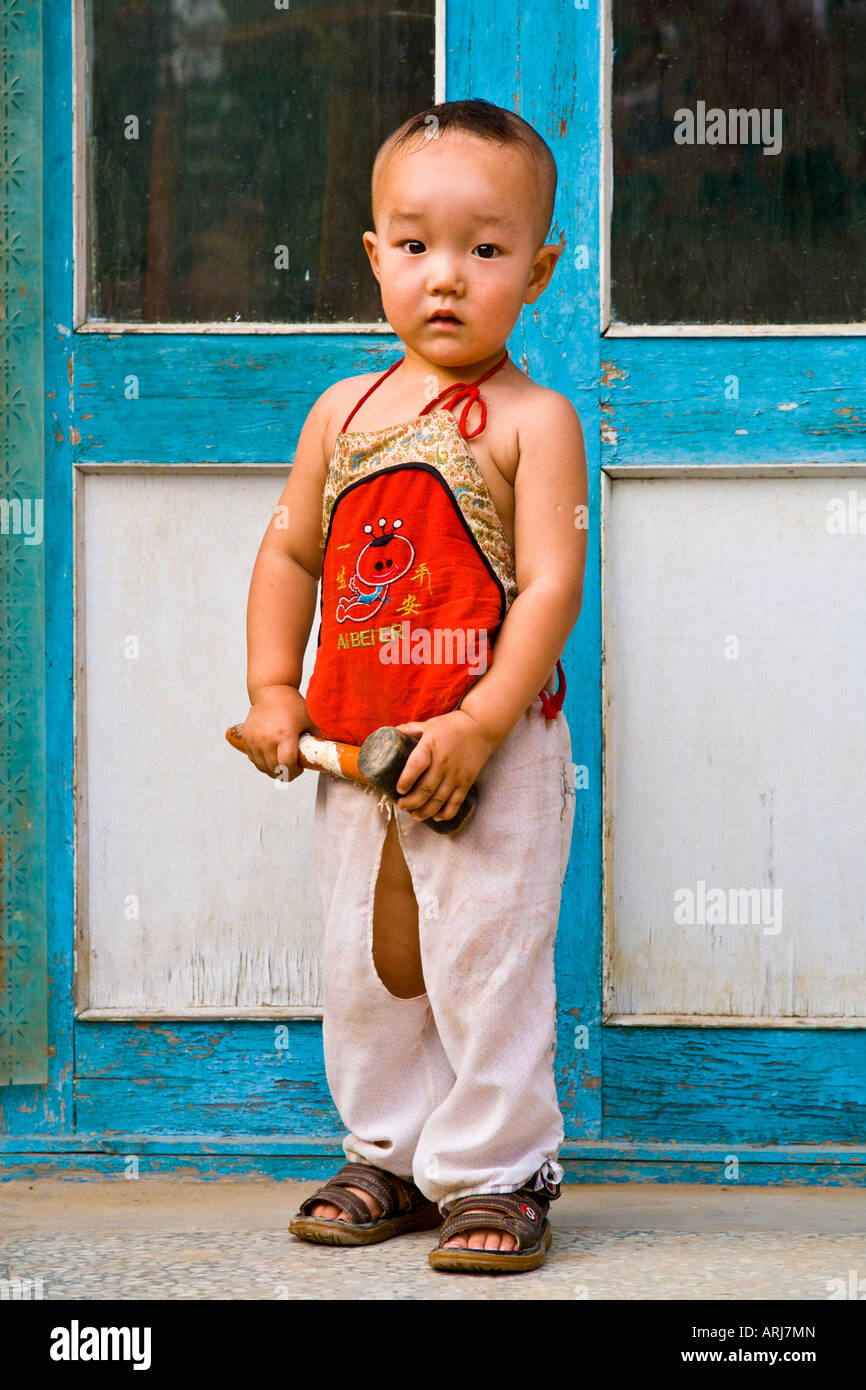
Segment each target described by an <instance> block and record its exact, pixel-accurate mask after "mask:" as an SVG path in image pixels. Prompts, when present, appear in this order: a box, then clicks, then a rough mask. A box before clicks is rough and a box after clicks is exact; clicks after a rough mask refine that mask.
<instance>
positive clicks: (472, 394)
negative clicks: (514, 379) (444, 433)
mask: <svg viewBox="0 0 866 1390" xmlns="http://www.w3.org/2000/svg"><path fill="white" fill-rule="evenodd" d="M405 361H406V358H405V355H404V356H403V357H401V358H399V359H398V361H396V362H392V363H391V365H390V367H389V368H388V370H387V371H385V372H383V373H382V375H381V376H380V377H377V378H376V380H375V381H374V382H373V385H372V386H371V387H370V389H369V391H365V392H364V394H363V396H362V397H361V399H360V400H359V401H358V403H357V405H356V406H355V407H354V409H352V410H351V411H350V413H349V415H348V417H347V419H346V423H345V424H344V426H343V429H342V430H341V431H340V432H341V434H342V433H345V431H346V429H347V428H348V426H349V422H350V421H351V420H352V418H353V416H354V415H355V413H356V411H358V410H359V409H360V407H361V406H362V405H363V404H364V402H365V400H366V399H367V397H368V396H371V395H372V394H373V392H374V391H375V389H376V387H377V386H381V384H382V382H383V381H384V380H385V378H386V377H388V376H390V375H391V373H392V372H393V371H395V370H396V368H397V367H399V366H400V363H401V362H405ZM507 361H508V351H507V349H506V351H505V353H504V354H503V356H502V357H500V359H499V361H498V362H497V363H496V364H495V366H493V367H491V368H490V369H489V370H488V371H486V372H484V374H483V375H482V376H479V377H477V378H476V380H475V381H470V382H466V381H455V382H452V384H451V385H450V386H446V387H445V390H444V391H440V392H439V395H438V396H435V397H434V398H433V400H432V401H428V402H427V404H426V405H425V406H424V409H423V410H421V411H420V412H419V413H420V414H421V415H426V414H427V412H428V410H434V409H435V408H436V407H437V406H438V405H439V403H440V402H443V405H442V408H443V409H444V410H452V409H453V408H454V406H455V405H457V403H458V401H462V400H463V398H464V397H465V398H466V403H465V405H464V406H463V409H462V410H461V412H460V419H459V421H458V428H459V430H460V433H461V435H462V436H463V438H464V439H474V438H475V436H476V435H478V434H480V433H481V431H482V430H483V429H484V426H485V425H486V424H487V406H486V405H485V402H484V398H483V396H482V395H481V392H480V391H479V390H478V387H479V386H480V385H481V383H482V381H486V380H487V378H488V377H491V376H493V373H494V372H498V371H499V369H500V367H504V366H505V363H506V362H507ZM452 393H454V394H453V396H452ZM446 396H452V399H451V400H450V401H448V402H447V404H445V403H444V398H445V397H446ZM476 401H477V402H478V405H479V407H480V409H481V423H480V424H479V426H478V428H477V429H474V430H472V431H471V432H470V431H469V430H467V428H466V426H467V424H468V420H469V412H470V410H471V409H472V407H473V405H474V404H475V402H476Z"/></svg>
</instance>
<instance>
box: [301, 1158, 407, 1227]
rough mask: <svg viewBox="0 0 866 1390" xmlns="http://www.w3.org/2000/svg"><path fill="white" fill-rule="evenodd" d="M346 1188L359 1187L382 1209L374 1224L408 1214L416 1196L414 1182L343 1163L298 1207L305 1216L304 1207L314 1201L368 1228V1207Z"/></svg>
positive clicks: (305, 1209)
mask: <svg viewBox="0 0 866 1390" xmlns="http://www.w3.org/2000/svg"><path fill="white" fill-rule="evenodd" d="M348 1187H360V1188H361V1190H362V1192H369V1194H370V1196H371V1197H375V1199H376V1201H377V1202H378V1203H379V1206H380V1207H381V1208H382V1213H381V1215H380V1216H378V1217H376V1218H375V1219H376V1220H377V1221H383V1220H385V1219H386V1218H388V1217H391V1216H401V1215H403V1214H404V1213H405V1212H407V1211H411V1210H412V1209H413V1207H414V1206H416V1205H417V1198H418V1196H419V1195H420V1194H419V1193H418V1189H417V1188H416V1187H415V1184H414V1183H410V1182H407V1181H406V1180H405V1179H403V1178H398V1177H397V1176H396V1174H395V1173H387V1172H385V1170H384V1169H382V1168H375V1167H373V1165H372V1164H368V1163H344V1164H343V1166H342V1168H341V1169H340V1170H339V1172H338V1173H335V1174H334V1176H333V1177H332V1178H329V1179H328V1181H327V1182H326V1183H325V1185H324V1186H323V1187H320V1188H319V1189H318V1191H316V1192H314V1193H313V1195H312V1197H308V1198H307V1199H306V1200H305V1201H304V1202H303V1203H302V1204H301V1212H302V1214H304V1215H306V1213H307V1210H308V1208H310V1207H312V1206H315V1205H316V1203H317V1202H330V1203H331V1204H332V1205H333V1206H335V1207H339V1208H340V1210H341V1211H345V1212H347V1213H348V1215H349V1216H350V1217H351V1218H352V1221H353V1223H354V1224H355V1225H356V1226H364V1225H368V1224H369V1223H370V1222H371V1221H373V1219H374V1218H373V1217H372V1216H371V1215H370V1209H369V1207H368V1206H367V1204H366V1202H365V1201H364V1200H363V1199H362V1198H361V1197H359V1196H357V1194H356V1193H354V1192H348V1191H346V1189H347V1188H348ZM410 1189H414V1191H411V1190H410Z"/></svg>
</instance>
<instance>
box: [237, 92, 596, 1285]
mask: <svg viewBox="0 0 866 1390" xmlns="http://www.w3.org/2000/svg"><path fill="white" fill-rule="evenodd" d="M555 191H556V165H555V163H554V160H553V156H552V154H551V152H550V150H549V149H548V147H547V145H546V144H545V142H544V141H543V140H542V139H541V137H540V136H539V135H538V134H537V133H536V132H535V131H534V130H533V129H532V127H531V126H529V125H528V124H527V123H526V122H525V121H523V120H521V118H520V117H518V116H516V115H514V114H513V113H511V112H509V111H506V110H504V109H502V108H500V107H497V106H493V105H491V104H490V103H488V102H485V101H480V100H471V101H458V102H446V103H442V104H440V105H438V106H434V107H431V108H430V109H429V110H428V111H423V112H420V113H419V114H418V115H417V116H415V117H413V118H412V119H410V120H409V121H407V122H406V123H405V124H404V125H403V126H401V127H400V129H399V130H397V131H396V132H395V133H394V134H393V135H391V136H390V137H389V138H388V139H387V140H386V141H385V143H384V144H383V146H382V147H381V149H380V150H379V152H378V154H377V157H376V161H375V164H374V167H373V181H372V202H373V220H374V225H375V232H365V233H364V246H365V248H366V250H367V254H368V256H369V258H370V263H371V266H372V269H373V273H374V275H375V276H376V278H377V280H378V281H379V285H380V287H381V293H382V304H383V310H384V314H385V317H386V318H387V320H388V322H389V323H390V325H391V326H392V328H393V329H394V331H395V333H396V334H397V336H398V337H399V338H400V339H401V341H402V343H403V346H404V349H405V352H404V355H403V356H402V357H401V358H399V359H398V360H397V361H395V362H394V363H392V365H391V367H389V369H388V370H387V371H386V372H385V373H384V374H376V373H370V374H365V375H363V376H359V377H351V378H349V379H347V380H345V381H340V382H337V383H335V384H334V385H332V386H330V387H329V388H328V389H327V390H326V391H325V392H323V394H322V395H321V396H320V397H319V399H318V400H317V401H316V403H315V405H314V406H313V408H312V410H311V411H310V413H309V415H308V417H307V420H306V422H305V424H304V427H303V430H302V432H301V435H300V438H299V441H298V447H297V452H296V455H295V460H294V465H293V467H292V472H291V476H290V478H289V481H288V483H287V484H286V487H285V490H284V492H283V494H282V497H281V499H280V502H281V504H283V506H284V507H286V508H288V513H287V515H288V526H287V527H285V526H278V525H277V523H276V519H275V520H272V521H271V523H270V525H269V526H268V529H267V532H266V533H265V537H264V539H263V541H262V545H261V548H260V550H259V554H258V557H257V559H256V563H255V567H254V570H253V575H252V581H251V586H250V596H249V610H248V624H247V627H248V646H249V669H248V693H249V697H250V701H251V709H250V712H249V714H248V716H247V719H246V722H245V724H244V730H243V733H244V740H245V743H246V746H247V749H248V753H249V756H250V758H251V760H252V761H253V762H254V763H255V765H256V767H258V768H259V769H260V770H261V771H262V772H264V773H267V774H268V775H269V776H278V775H283V776H288V778H289V780H291V779H292V778H294V777H295V776H298V775H300V773H301V768H300V767H299V765H298V762H297V756H298V737H299V734H300V733H301V732H302V730H305V729H309V730H311V731H312V732H313V733H314V734H317V735H319V736H321V737H326V738H334V739H341V740H343V741H344V742H348V743H356V744H357V743H361V742H362V741H363V739H364V738H365V737H366V736H367V734H369V733H370V732H372V730H373V729H375V728H378V727H381V726H382V725H396V726H397V727H398V728H400V729H402V730H404V731H405V732H406V733H409V734H413V735H415V736H419V742H418V743H417V746H416V747H415V748H414V750H413V752H412V753H411V756H410V757H409V760H408V763H407V764H406V767H405V770H404V772H403V774H402V776H401V777H400V780H399V783H398V792H399V793H400V799H399V801H398V802H397V803H396V805H395V804H393V803H391V802H388V801H387V800H385V799H384V798H380V797H379V796H378V794H375V795H374V794H371V792H370V790H369V789H368V788H365V787H363V786H360V785H359V784H353V783H349V782H341V781H338V780H337V779H335V778H333V777H331V776H329V775H328V774H326V773H322V774H320V775H319V783H318V789H317V795H316V865H317V873H318V879H319V887H320V892H321V898H322V906H323V912H324V920H325V942H324V991H325V993H324V1020H323V1038H324V1049H325V1065H326V1070H327V1076H328V1083H329V1085H330V1088H331V1092H332V1095H333V1097H334V1102H335V1104H336V1106H337V1109H338V1110H339V1112H340V1115H341V1117H342V1119H343V1122H344V1124H345V1125H346V1126H347V1128H348V1129H349V1130H350V1133H349V1134H348V1136H347V1138H346V1140H345V1142H344V1146H343V1147H344V1151H345V1153H346V1157H347V1159H348V1160H349V1161H348V1162H347V1163H346V1164H345V1165H344V1166H343V1167H342V1168H341V1169H340V1171H339V1172H338V1173H337V1174H335V1176H334V1177H333V1178H332V1179H330V1181H329V1182H328V1183H327V1184H326V1185H325V1186H324V1187H323V1188H321V1189H319V1191H318V1192H316V1193H315V1194H314V1196H313V1197H311V1198H309V1199H308V1200H307V1201H306V1202H304V1203H303V1204H302V1206H301V1210H300V1212H299V1213H298V1214H297V1216H296V1217H295V1218H294V1219H293V1221H292V1224H291V1226H290V1228H289V1229H290V1230H291V1231H292V1232H293V1233H294V1234H295V1235H297V1236H299V1237H301V1238H303V1239H308V1240H317V1241H322V1242H326V1243H331V1244H342V1245H357V1244H365V1243H370V1242H373V1241H379V1240H383V1239H387V1238H388V1237H390V1236H394V1235H397V1234H400V1233H401V1232H403V1231H409V1230H421V1229H428V1228H432V1227H433V1226H436V1225H439V1224H440V1222H442V1219H443V1217H444V1218H445V1223H444V1226H443V1229H442V1231H441V1233H440V1239H439V1244H438V1246H437V1248H436V1249H435V1250H434V1251H431V1252H430V1256H429V1259H430V1263H431V1264H432V1265H433V1266H434V1268H438V1269H451V1270H469V1271H479V1270H480V1271H498V1270H521V1269H533V1268H535V1267H536V1266H537V1265H539V1264H540V1263H541V1262H542V1260H543V1259H544V1256H545V1252H546V1250H547V1248H548V1246H549V1244H550V1238H551V1232H550V1225H549V1222H548V1219H547V1211H548V1207H549V1203H550V1201H551V1200H552V1199H553V1198H555V1197H557V1196H559V1190H560V1189H559V1184H560V1180H561V1178H562V1176H563V1169H562V1167H561V1166H560V1165H559V1164H558V1163H557V1161H556V1158H557V1154H558V1151H559V1147H560V1144H561V1142H562V1137H563V1132H564V1131H563V1125H562V1116H561V1114H560V1111H559V1107H558V1104H557V1096H556V1086H555V1080H554V1072H553V1061H554V1049H555V1030H556V1019H555V986H554V974H553V946H554V937H555V933H556V925H557V918H558V912H559V902H560V894H561V889H562V882H563V878H564V875H565V868H566V863H567V859H568V849H569V843H570V837H571V830H572V824H573V817H574V782H573V764H572V761H571V743H570V736H569V730H568V725H567V723H566V720H565V717H564V715H563V714H562V712H561V705H562V696H563V694H564V673H563V671H562V666H561V663H560V661H559V656H560V654H561V652H562V650H563V648H564V646H565V643H566V640H567V638H568V635H569V633H570V632H571V630H572V627H573V626H574V624H575V622H576V620H577V617H578V615H579V613H580V608H581V602H582V588H583V572H584V564H585V558H586V529H585V526H584V525H583V524H582V522H581V520H580V517H581V514H582V513H583V510H584V508H585V504H586V501H587V481H586V463H585V457H584V448H583V438H582V433H581V428H580V422H579V420H578V417H577V414H576V412H575V410H574V408H573V407H572V405H571V404H570V403H569V401H568V400H566V399H565V398H564V397H563V396H561V395H559V394H557V393H556V392H553V391H550V390H547V389H545V388H544V387H541V386H538V385H536V384H535V383H534V382H532V381H531V380H530V379H529V377H528V376H527V375H526V374H524V373H523V372H522V371H520V370H519V369H518V368H517V367H516V366H515V365H514V364H513V363H512V362H511V361H510V359H509V357H508V354H507V352H506V349H505V343H506V340H507V338H508V335H509V334H510V333H511V331H512V329H513V328H514V325H515V323H516V322H517V319H518V317H519V314H520V311H521V309H522V306H523V305H524V304H534V303H535V302H536V300H537V299H538V298H539V296H540V295H541V294H542V292H543V291H544V289H545V288H546V286H547V285H548V283H549V281H550V278H551V276H552V274H553V271H554V268H555V266H556V262H557V259H558V257H559V255H560V253H561V250H562V245H561V244H560V245H548V244H546V236H547V233H548V229H549V227H550V222H551V217H552V213H553V201H554V195H555ZM482 383H483V394H482V391H481V386H482ZM458 405H460V406H461V410H460V414H459V418H458V416H457V414H456V413H455V411H454V407H456V406H458ZM350 421H354V429H353V430H352V431H349V430H348V425H349V423H350ZM395 422H396V423H395ZM470 441H471V444H470ZM277 514H278V515H279V514H282V515H285V513H284V512H283V510H282V507H281V508H280V512H279V513H277ZM323 551H324V555H323ZM320 577H321V581H322V594H321V628H320V637H319V645H318V648H317V652H316V663H315V669H314V672H313V675H312V677H311V679H310V681H309V683H308V688H307V691H306V696H305V697H304V696H302V695H301V693H300V690H299V685H300V682H301V671H302V660H303V654H304V650H305V647H306V644H307V640H308V638H309V635H310V631H311V628H312V623H313V618H314V615H315V606H316V599H317V590H318V582H319V579H320ZM554 668H556V669H554ZM557 676H558V678H559V680H558V684H557ZM554 690H555V691H556V693H555V694H552V693H551V692H553V691H554ZM473 784H476V786H477V789H478V804H477V808H476V811H475V814H474V816H473V817H472V819H471V820H469V821H468V822H467V823H466V825H465V826H464V827H463V828H462V829H460V830H459V831H458V832H457V833H455V834H453V835H447V834H436V833H433V831H432V830H431V828H430V826H429V824H425V821H426V822H429V821H430V820H431V818H432V819H433V820H448V819H450V818H451V817H453V816H454V815H455V814H456V812H457V810H458V809H459V807H460V805H461V803H462V802H463V800H464V798H465V795H466V792H467V790H468V789H469V788H470V787H471V786H472V785H473Z"/></svg>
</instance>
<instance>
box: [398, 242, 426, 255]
mask: <svg viewBox="0 0 866 1390" xmlns="http://www.w3.org/2000/svg"><path fill="white" fill-rule="evenodd" d="M400 245H401V246H402V247H403V250H404V251H408V252H409V255H410V256H418V255H420V254H421V252H422V251H426V249H427V248H426V246H425V245H424V243H423V241H401V243H400Z"/></svg>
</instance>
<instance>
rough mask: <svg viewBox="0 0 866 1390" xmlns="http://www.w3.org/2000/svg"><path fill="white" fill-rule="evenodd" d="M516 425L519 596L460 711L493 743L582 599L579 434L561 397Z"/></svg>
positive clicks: (532, 689) (544, 673)
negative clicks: (522, 423) (524, 421)
mask: <svg viewBox="0 0 866 1390" xmlns="http://www.w3.org/2000/svg"><path fill="white" fill-rule="evenodd" d="M545 406H546V408H545V409H544V410H543V411H542V410H538V411H536V412H534V414H533V416H532V418H531V419H530V420H529V421H528V422H527V424H526V426H525V427H524V426H522V425H521V427H520V462H519V464H518V468H517V475H516V477H515V480H514V552H515V563H516V571H517V587H518V594H517V597H516V598H515V600H514V602H513V603H512V605H511V607H510V609H509V610H508V613H507V614H506V617H505V621H504V622H503V624H502V627H501V628H500V630H499V633H498V636H497V638H496V644H495V648H494V654H493V660H492V662H491V664H490V667H489V669H488V670H487V671H486V672H485V674H484V675H483V676H482V677H481V678H480V680H478V681H476V683H475V684H474V685H473V686H472V688H471V689H470V690H469V691H468V692H467V694H466V695H465V696H464V698H463V700H462V701H461V704H460V709H461V710H463V711H464V712H465V713H466V714H468V715H470V716H471V717H472V718H473V719H475V720H476V721H477V723H478V724H480V726H481V728H482V730H483V731H484V733H485V734H486V736H487V738H488V739H489V740H490V741H491V742H492V743H493V745H494V746H496V745H497V744H499V743H501V742H502V740H503V739H504V738H505V737H506V736H507V735H508V734H509V733H510V731H511V729H512V728H513V727H514V725H515V724H516V723H517V720H518V719H519V718H520V716H521V715H522V714H523V713H524V712H525V711H526V710H527V709H528V708H529V706H530V704H531V703H532V701H533V699H534V698H535V696H536V695H537V694H538V692H539V690H541V688H542V686H543V684H544V682H545V680H546V679H547V677H548V676H549V674H550V671H551V669H552V667H553V666H554V665H555V664H556V660H557V658H558V657H559V656H560V655H561V653H562V651H563V649H564V647H565V643H566V640H567V638H568V635H569V633H570V632H571V630H572V628H573V627H574V624H575V623H576V622H577V619H578V616H579V614H580V610H581V605H582V603H583V578H584V569H585V566H586V551H587V531H586V521H585V518H586V506H587V499H588V484H587V474H586V453H585V449H584V443H583V432H582V430H581V427H580V420H579V418H578V415H577V411H576V410H575V409H574V407H573V405H572V404H571V402H570V401H568V400H566V399H565V397H564V396H560V395H552V398H551V400H550V402H549V403H548V402H545Z"/></svg>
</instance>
